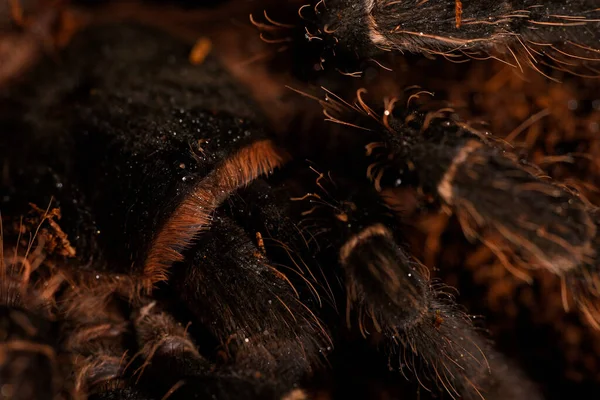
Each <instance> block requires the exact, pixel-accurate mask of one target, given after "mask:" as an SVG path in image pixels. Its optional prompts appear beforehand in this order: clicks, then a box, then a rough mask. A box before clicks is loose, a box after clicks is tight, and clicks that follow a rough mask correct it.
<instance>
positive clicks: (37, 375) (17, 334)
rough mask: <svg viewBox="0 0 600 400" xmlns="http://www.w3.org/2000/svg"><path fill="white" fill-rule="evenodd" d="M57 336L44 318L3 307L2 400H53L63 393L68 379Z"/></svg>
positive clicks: (0, 309) (0, 323)
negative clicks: (63, 370) (63, 368)
mask: <svg viewBox="0 0 600 400" xmlns="http://www.w3.org/2000/svg"><path fill="white" fill-rule="evenodd" d="M3 285H4V284H3ZM57 333H58V332H57V329H56V327H55V324H53V323H52V322H51V321H50V320H49V319H48V318H47V317H46V316H44V315H40V314H38V313H35V312H32V311H30V310H28V309H26V308H21V307H17V306H14V305H10V306H7V305H2V306H0V382H2V385H1V386H2V389H3V390H2V394H0V398H6V399H8V398H10V399H17V400H20V399H23V400H24V399H52V398H54V396H56V395H58V394H59V393H60V391H61V390H62V389H63V388H62V387H61V385H62V383H63V380H64V378H65V376H61V373H60V367H61V366H60V360H59V355H60V348H59V346H58V337H57Z"/></svg>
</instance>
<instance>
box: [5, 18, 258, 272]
mask: <svg viewBox="0 0 600 400" xmlns="http://www.w3.org/2000/svg"><path fill="white" fill-rule="evenodd" d="M140 29H141V31H142V32H143V31H144V30H145V29H143V28H135V29H133V28H129V27H123V26H121V27H118V26H114V27H113V28H112V29H106V30H101V31H91V32H89V33H87V34H86V35H84V36H81V37H78V38H75V39H74V41H73V43H72V44H71V46H70V47H69V50H68V51H67V52H64V53H61V57H60V61H59V64H58V65H56V66H55V67H54V68H51V69H48V65H44V66H42V67H41V68H39V69H38V70H37V71H34V72H33V75H34V76H36V78H35V79H33V81H29V82H32V84H30V83H29V82H26V83H25V84H24V85H21V86H17V87H15V88H13V89H12V91H9V92H8V93H5V96H4V101H3V103H2V114H3V115H4V116H5V117H4V118H3V122H2V124H3V126H2V127H1V129H2V131H3V132H4V134H3V136H2V139H1V140H2V146H3V147H5V148H7V149H10V148H13V147H14V148H16V147H17V146H18V143H19V142H20V141H21V140H24V139H25V140H28V141H30V142H35V143H37V144H36V146H33V147H27V148H24V149H23V150H22V152H19V153H15V152H12V153H11V154H10V155H9V156H8V158H6V159H5V160H4V162H5V163H6V164H7V165H6V167H7V168H8V169H9V171H11V174H14V175H12V176H15V178H14V180H21V179H31V176H30V177H29V178H28V177H27V174H24V175H25V176H24V177H17V176H18V175H17V174H19V173H20V172H21V170H22V169H23V168H28V167H24V166H23V161H29V160H37V161H38V162H39V163H40V165H43V167H42V168H48V169H50V170H51V171H52V174H55V175H57V176H59V177H60V179H61V180H60V183H61V185H60V186H63V185H67V186H70V187H74V188H78V189H79V190H81V191H82V192H83V193H84V194H85V198H86V201H87V204H89V205H90V206H91V207H93V208H94V212H95V219H96V222H97V226H95V227H94V228H95V229H94V228H91V229H88V230H90V231H94V230H96V231H99V234H98V235H97V237H96V238H95V239H94V240H92V239H91V238H89V237H86V236H82V235H77V234H76V233H75V232H73V231H72V230H71V231H70V232H69V233H72V234H74V236H80V239H79V241H78V243H77V244H78V246H77V247H78V248H79V249H80V251H81V252H82V254H85V253H87V251H86V250H88V249H87V248H86V247H87V246H85V245H84V243H83V241H87V242H91V243H93V242H94V241H99V242H101V243H102V245H103V252H102V256H103V257H105V258H106V262H107V263H108V264H110V269H111V270H112V271H119V272H129V271H130V269H131V267H132V265H133V270H136V271H139V270H140V268H141V267H142V266H143V263H144V258H145V256H146V254H147V251H148V247H149V246H150V242H151V241H152V239H153V237H154V235H155V233H156V231H157V229H158V228H159V227H160V226H161V225H162V224H164V222H165V219H166V218H167V216H168V215H169V213H170V212H172V211H173V210H174V208H175V207H176V206H177V205H178V204H179V203H180V202H181V199H182V198H183V197H185V196H186V195H187V194H189V192H190V191H191V190H193V188H194V187H195V185H196V184H197V182H198V180H199V179H200V178H201V177H203V176H205V175H206V174H207V173H208V172H210V171H211V170H212V169H213V168H214V165H215V164H216V163H217V162H219V161H221V160H223V159H225V158H226V157H227V156H228V155H229V154H231V153H233V152H235V150H236V149H238V148H240V147H243V146H244V145H245V144H248V143H250V142H252V141H254V140H256V139H260V138H264V136H265V133H264V132H263V131H262V129H260V128H257V127H256V125H254V124H253V123H252V122H251V121H250V120H251V119H257V118H258V117H257V115H256V112H255V110H253V109H252V106H251V105H249V104H250V103H249V102H248V98H247V97H246V96H245V95H244V93H243V92H242V91H241V90H240V89H239V87H238V86H236V85H235V83H234V82H233V81H231V78H230V77H229V76H228V75H227V74H226V73H224V72H223V71H222V70H221V69H220V67H219V66H218V64H217V63H216V61H214V60H213V59H212V58H209V59H208V60H207V61H206V63H204V64H203V65H202V66H200V67H195V66H191V65H190V64H188V62H187V56H188V53H189V50H190V47H189V46H187V45H185V44H183V43H179V42H178V41H175V40H173V39H171V38H169V37H167V36H165V35H156V34H154V33H151V32H148V33H146V34H144V33H141V32H140ZM123 43H125V44H126V45H125V46H124V45H123ZM129 43H135V46H134V47H133V48H132V47H131V46H130V45H129ZM90 52H91V54H93V56H91V57H85V56H82V55H83V54H89V53H90ZM49 62H51V63H52V62H55V61H49ZM65 66H68V67H67V68H65ZM16 93H18V100H17V97H16V96H15V94H16ZM16 114H19V115H21V117H22V118H20V120H19V122H15V123H14V124H13V122H14V120H12V121H11V122H7V121H10V120H9V119H7V118H6V117H9V116H10V115H16ZM133 115H136V116H138V117H137V118H131V116H133ZM142 116H143V117H142ZM65 132H67V134H65ZM200 149H201V150H200ZM58 155H62V156H58ZM33 177H35V178H37V176H35V175H33ZM60 192H61V190H60V187H57V188H55V189H54V190H52V191H50V192H48V191H46V194H47V195H53V196H54V197H55V198H58V199H61V198H62V197H63V196H61V194H60ZM115 199H119V200H118V201H114V200H115ZM80 229H85V227H81V228H80ZM117 244H118V245H117ZM122 244H126V245H125V246H123V245H122ZM110 249H112V250H110ZM113 251H114V252H116V253H114V254H113V253H112V252H113ZM96 256H98V255H96ZM83 261H84V264H85V263H86V262H87V260H83ZM95 268H102V267H101V266H100V265H99V264H98V263H96V264H95Z"/></svg>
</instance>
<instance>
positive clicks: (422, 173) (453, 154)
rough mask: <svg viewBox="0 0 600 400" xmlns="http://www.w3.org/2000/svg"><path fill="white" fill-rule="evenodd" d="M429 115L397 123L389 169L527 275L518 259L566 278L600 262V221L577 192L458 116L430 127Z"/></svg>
mask: <svg viewBox="0 0 600 400" xmlns="http://www.w3.org/2000/svg"><path fill="white" fill-rule="evenodd" d="M423 117H424V119H421V118H423ZM426 119H427V116H426V115H423V116H422V117H419V116H418V114H411V115H409V116H407V117H406V119H405V121H406V123H402V122H401V121H400V120H398V121H397V122H398V125H396V126H395V128H394V129H398V131H397V132H398V134H397V135H396V134H393V135H391V136H389V139H387V140H388V141H387V145H388V146H389V147H388V150H389V151H390V153H389V154H390V156H389V157H390V160H391V161H390V164H389V165H390V166H391V169H388V170H386V173H387V171H390V172H391V171H394V172H392V174H393V175H394V174H395V179H400V180H402V181H410V180H411V179H413V181H414V182H417V185H418V186H419V187H420V188H421V190H422V191H423V192H424V193H427V194H430V195H432V196H434V197H437V198H438V199H439V200H441V201H442V202H443V203H445V204H446V205H447V206H449V207H450V208H451V209H452V210H453V212H454V213H455V214H456V215H457V217H458V219H459V221H460V223H461V226H462V228H463V231H464V232H465V234H466V236H467V237H468V238H470V239H475V238H479V239H481V240H482V241H483V242H484V243H485V244H486V245H487V246H488V247H489V248H490V249H491V250H492V251H494V253H495V254H496V255H497V256H498V257H499V258H500V259H501V260H502V261H503V262H504V264H505V265H506V266H507V267H508V268H509V269H511V270H512V271H513V272H514V273H516V274H518V275H520V276H521V277H523V278H524V279H528V277H527V275H524V274H523V272H521V270H515V269H513V268H512V267H511V264H516V265H517V266H520V267H524V268H530V267H532V266H534V267H541V268H544V269H547V270H549V271H551V272H553V273H555V274H557V275H560V276H570V275H571V274H577V273H578V272H577V271H578V270H579V269H581V268H583V267H584V266H586V265H591V264H593V262H594V261H593V260H595V258H596V257H597V247H596V246H595V242H594V240H595V239H594V238H595V237H596V235H597V225H596V223H595V221H594V220H593V219H592V216H591V210H590V208H589V206H587V205H586V203H584V202H583V201H582V200H581V199H580V198H579V197H578V196H577V195H576V194H574V193H573V192H571V191H569V190H567V189H566V188H565V187H563V186H560V185H559V184H557V183H555V182H552V181H550V180H549V179H547V178H544V177H542V176H541V175H542V174H541V173H540V172H538V171H536V170H535V169H534V168H533V167H532V166H528V165H525V164H524V163H522V162H520V161H519V160H518V159H517V158H516V157H515V156H514V155H512V154H511V153H510V152H509V151H508V150H505V149H503V148H502V147H500V146H496V145H494V144H493V143H491V142H489V141H487V140H481V139H480V137H479V136H477V135H474V134H473V133H471V131H469V130H467V129H465V128H462V127H460V126H459V125H457V124H456V123H455V122H454V121H452V120H450V119H445V118H441V119H435V120H431V121H430V124H429V125H428V126H425V125H422V124H423V122H424V121H425V120H426ZM417 129H419V131H417ZM411 141H412V145H408V146H404V145H403V144H402V143H410V142H411ZM432 160H435V162H434V163H432ZM409 177H412V178H409ZM407 178H408V179H407ZM588 283H589V284H592V281H591V280H590V281H588Z"/></svg>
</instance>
